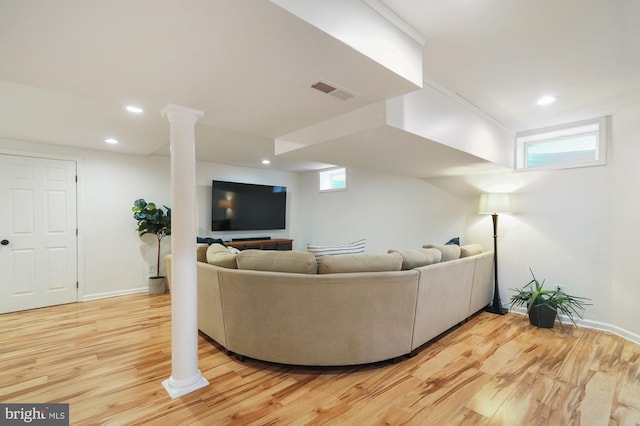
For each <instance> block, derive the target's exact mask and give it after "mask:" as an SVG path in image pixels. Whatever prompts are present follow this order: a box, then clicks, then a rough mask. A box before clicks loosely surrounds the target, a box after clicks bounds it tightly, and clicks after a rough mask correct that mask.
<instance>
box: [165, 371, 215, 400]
mask: <svg viewBox="0 0 640 426" xmlns="http://www.w3.org/2000/svg"><path fill="white" fill-rule="evenodd" d="M162 386H164V388H165V389H166V391H167V393H168V394H169V396H170V397H171V399H176V398H179V397H181V396H183V395H186V394H188V393H191V392H193V391H196V390H198V389H202V388H204V387H206V386H209V382H208V381H207V379H205V378H204V377H203V376H202V373H200V371H198V377H196V379H195V380H189V382H188V383H187V384H183V383H178V382H176V381H175V380H174V379H173V376H171V377H169V378H168V379H167V380H164V381H163V382H162Z"/></svg>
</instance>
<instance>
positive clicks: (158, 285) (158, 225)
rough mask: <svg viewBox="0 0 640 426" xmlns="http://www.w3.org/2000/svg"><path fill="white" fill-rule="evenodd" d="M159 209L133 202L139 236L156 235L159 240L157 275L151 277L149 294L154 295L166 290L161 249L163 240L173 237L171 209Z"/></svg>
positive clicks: (152, 204)
mask: <svg viewBox="0 0 640 426" xmlns="http://www.w3.org/2000/svg"><path fill="white" fill-rule="evenodd" d="M164 208H165V209H166V212H165V210H163V209H162V207H157V206H156V205H155V204H154V203H147V202H146V201H145V200H144V199H142V198H140V199H138V200H135V201H134V202H133V207H132V208H131V210H132V211H133V218H134V219H135V220H137V221H138V228H137V229H136V230H137V231H138V234H139V235H140V236H143V235H144V234H154V235H155V236H156V239H157V240H158V256H157V263H156V274H155V275H154V276H152V277H149V292H150V293H152V294H157V293H164V291H165V289H166V277H163V276H160V247H161V243H162V239H163V238H164V237H166V236H167V235H171V209H170V208H169V207H167V206H164Z"/></svg>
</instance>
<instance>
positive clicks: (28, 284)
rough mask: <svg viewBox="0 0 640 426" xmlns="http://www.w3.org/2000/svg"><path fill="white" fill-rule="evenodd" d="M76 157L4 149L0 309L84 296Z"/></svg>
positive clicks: (0, 196)
mask: <svg viewBox="0 0 640 426" xmlns="http://www.w3.org/2000/svg"><path fill="white" fill-rule="evenodd" d="M76 203H77V202H76V162H75V161H68V160H55V159H48V158H35V157H22V156H16V155H2V154H0V313H4V312H12V311H19V310H24V309H32V308H39V307H42V306H51V305H59V304H63V303H70V302H77V301H78V289H77V281H78V278H77V277H78V268H77V264H78V249H77V232H76V228H77V212H76Z"/></svg>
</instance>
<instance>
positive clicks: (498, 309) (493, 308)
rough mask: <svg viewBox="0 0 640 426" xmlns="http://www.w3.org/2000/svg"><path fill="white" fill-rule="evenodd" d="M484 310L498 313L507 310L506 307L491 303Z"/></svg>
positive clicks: (502, 313)
mask: <svg viewBox="0 0 640 426" xmlns="http://www.w3.org/2000/svg"><path fill="white" fill-rule="evenodd" d="M486 311H487V312H491V313H492V314H498V315H504V314H506V313H507V312H509V310H508V309H507V308H503V307H502V306H493V305H489V306H487V309H486Z"/></svg>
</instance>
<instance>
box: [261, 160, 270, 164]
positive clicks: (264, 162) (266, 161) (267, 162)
mask: <svg viewBox="0 0 640 426" xmlns="http://www.w3.org/2000/svg"><path fill="white" fill-rule="evenodd" d="M262 164H271V161H269V160H262Z"/></svg>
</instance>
